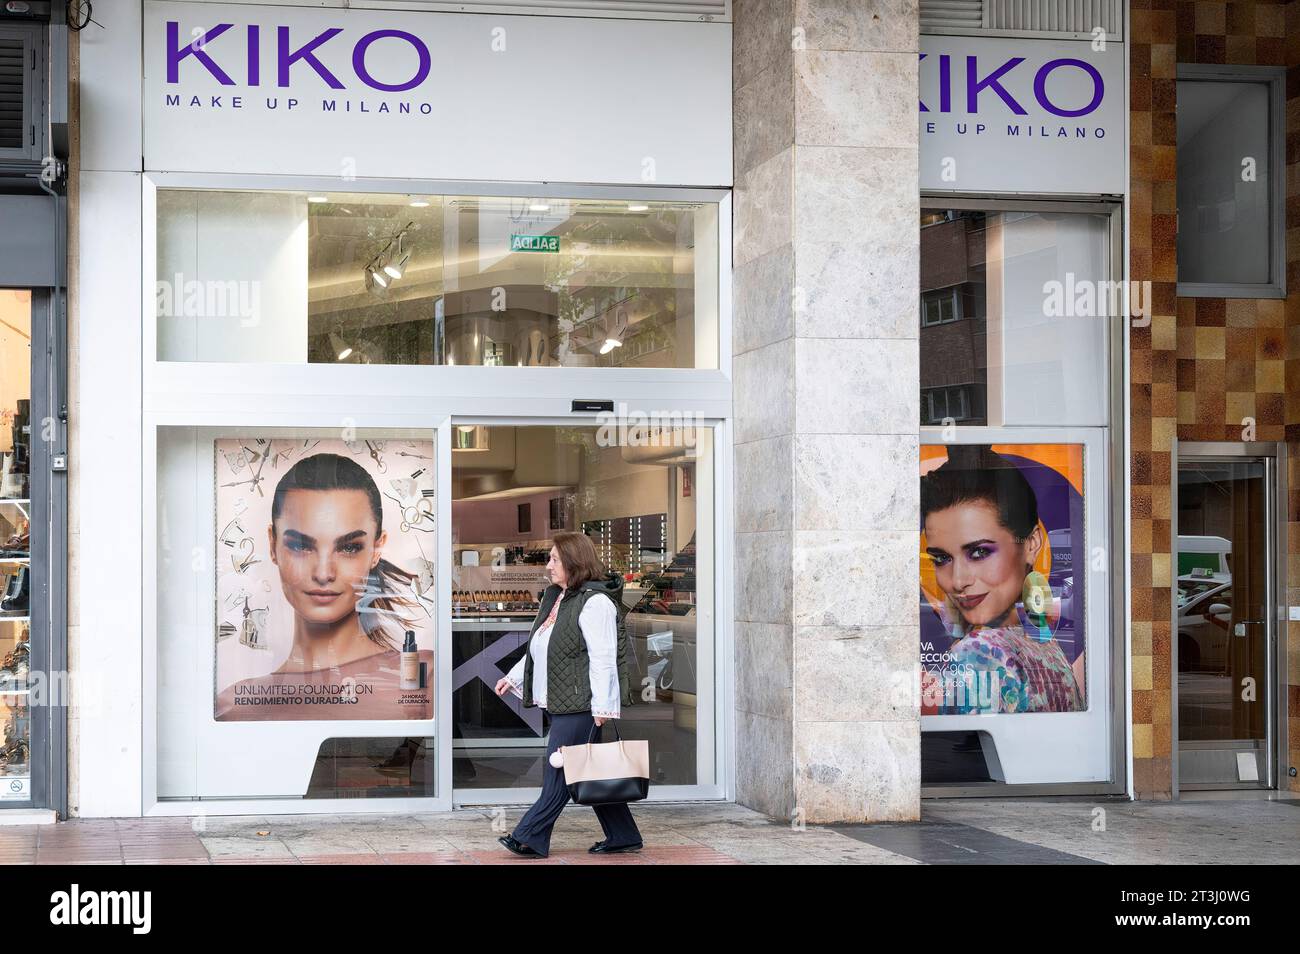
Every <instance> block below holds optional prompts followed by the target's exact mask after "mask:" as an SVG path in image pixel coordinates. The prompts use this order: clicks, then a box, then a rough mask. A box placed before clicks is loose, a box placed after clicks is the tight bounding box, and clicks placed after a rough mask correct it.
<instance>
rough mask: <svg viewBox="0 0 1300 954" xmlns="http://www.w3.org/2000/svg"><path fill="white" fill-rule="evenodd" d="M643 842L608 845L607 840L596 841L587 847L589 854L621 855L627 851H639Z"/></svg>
mask: <svg viewBox="0 0 1300 954" xmlns="http://www.w3.org/2000/svg"><path fill="white" fill-rule="evenodd" d="M643 845H644V842H640V841H638V842H637V843H636V844H635V845H616V846H614V847H613V848H611V847H610V845H609V842H607V841H598V842H596V843H595V844H594V845H592V846H591V847H590V848H588V849H587V852H588V853H589V854H593V855H621V854H624V853H625V852H629V851H640V850H641V848H642V847H643Z"/></svg>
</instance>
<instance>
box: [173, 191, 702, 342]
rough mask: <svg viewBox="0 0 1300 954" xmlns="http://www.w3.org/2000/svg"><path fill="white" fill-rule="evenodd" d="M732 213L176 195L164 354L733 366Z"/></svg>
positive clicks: (494, 200)
mask: <svg viewBox="0 0 1300 954" xmlns="http://www.w3.org/2000/svg"><path fill="white" fill-rule="evenodd" d="M717 234H718V233H717V206H716V205H713V204H705V203H692V202H662V201H654V202H652V201H643V202H628V201H626V200H608V199H584V200H572V199H558V198H549V199H546V200H544V201H542V200H538V199H526V198H508V197H491V196H409V195H381V194H336V195H325V196H315V197H314V198H309V197H308V196H307V195H306V194H304V193H255V192H215V191H195V190H164V191H162V192H160V193H159V196H158V263H157V266H158V267H157V276H158V289H157V293H158V321H159V333H158V342H159V352H158V356H159V358H160V359H161V360H168V361H186V360H199V361H253V362H264V361H274V362H285V363H303V362H312V363H345V364H445V365H460V366H464V365H472V366H488V367H629V368H630V367H651V368H690V367H713V366H716V360H717V359H716V338H717V332H716V327H717V324H716V319H717V276H716V264H713V265H711V264H710V263H712V262H713V261H714V258H715V257H716V255H715V252H716V244H717Z"/></svg>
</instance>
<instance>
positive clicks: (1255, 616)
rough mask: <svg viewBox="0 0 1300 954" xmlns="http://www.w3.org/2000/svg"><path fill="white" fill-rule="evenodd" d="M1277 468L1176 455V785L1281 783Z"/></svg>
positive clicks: (1261, 461) (1266, 462)
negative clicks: (1276, 747)
mask: <svg viewBox="0 0 1300 954" xmlns="http://www.w3.org/2000/svg"><path fill="white" fill-rule="evenodd" d="M1180 453H1181V451H1180ZM1274 469H1275V464H1274V461H1273V460H1272V459H1271V458H1268V457H1236V458H1228V457H1220V458H1201V457H1190V458H1189V457H1187V456H1185V455H1184V456H1183V457H1182V459H1181V460H1180V462H1179V465H1178V539H1177V541H1176V549H1177V560H1178V564H1177V565H1178V571H1177V583H1178V586H1177V595H1176V601H1175V602H1176V631H1177V634H1178V635H1177V638H1178V648H1177V661H1178V663H1177V677H1178V682H1177V707H1178V708H1177V713H1178V716H1177V718H1178V721H1177V726H1178V736H1177V737H1178V785H1179V788H1180V789H1188V790H1193V789H1221V788H1271V787H1273V785H1274V784H1275V767H1274V760H1273V758H1272V755H1271V753H1272V751H1273V746H1272V735H1273V729H1274V726H1273V722H1274V718H1273V708H1274V702H1275V696H1274V689H1273V683H1274V681H1275V680H1274V674H1275V669H1274V664H1275V658H1274V646H1275V644H1276V638H1275V633H1276V612H1275V610H1274V607H1275V605H1276V602H1277V600H1276V597H1275V595H1274V594H1275V593H1276V589H1275V587H1276V565H1275V560H1274V550H1275V543H1274V537H1273V532H1274V531H1273V528H1274V527H1275V526H1276V517H1275V507H1276V503H1275V500H1276V496H1275V490H1274V482H1275V477H1274Z"/></svg>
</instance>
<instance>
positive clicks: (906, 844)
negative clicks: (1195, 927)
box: [0, 799, 1300, 865]
mask: <svg viewBox="0 0 1300 954" xmlns="http://www.w3.org/2000/svg"><path fill="white" fill-rule="evenodd" d="M1098 807H1099V804H1098V803H1093V802H1089V801H1060V800H1042V799H1038V800H1035V799H1023V800H989V799H970V800H965V801H947V802H926V803H924V807H923V818H922V821H921V822H920V823H916V824H886V825H836V826H830V827H822V826H815V825H809V826H807V827H806V828H804V829H803V830H796V829H794V828H792V826H791V825H790V824H789V823H782V822H778V821H775V820H773V819H770V818H768V817H766V816H764V815H760V814H758V813H757V812H753V811H750V810H749V809H746V808H742V807H739V806H737V805H727V804H689V805H687V804H680V805H669V804H654V805H639V806H636V807H634V808H633V813H634V814H635V816H636V820H637V824H638V825H639V826H640V828H641V832H642V834H643V836H644V837H645V843H646V848H645V849H644V850H643V851H641V852H639V853H637V854H629V855H612V856H600V855H590V854H588V853H587V848H588V846H590V845H591V844H592V843H593V842H594V841H597V840H598V839H600V838H601V837H602V836H601V833H600V827H599V826H598V825H597V824H596V819H595V816H594V815H593V814H592V812H591V811H590V810H589V809H585V808H576V807H571V808H570V809H569V810H567V811H566V812H565V813H564V815H563V816H562V817H561V818H560V821H559V823H558V824H557V825H556V829H555V834H554V836H553V838H552V842H551V855H550V857H549V858H547V859H545V860H537V859H524V858H518V857H516V856H514V855H511V854H510V853H508V852H507V851H506V850H505V849H504V848H502V847H501V846H500V845H499V844H497V837H498V836H499V835H500V834H502V833H503V832H504V831H508V830H509V829H510V827H511V826H513V824H514V823H515V822H516V821H517V820H518V819H519V817H520V815H522V813H523V810H522V809H521V808H513V809H507V810H505V811H504V813H503V812H502V810H500V809H498V810H496V814H495V816H494V813H493V811H492V810H489V809H482V810H462V811H456V812H447V813H442V814H427V815H400V816H393V815H371V816H322V815H288V816H275V817H263V818H256V817H247V816H221V817H210V818H148V819H139V818H132V819H73V820H71V821H67V822H62V823H59V824H57V825H42V826H28V827H19V826H14V827H2V826H0V864H109V865H115V864H200V865H204V864H332V865H339V864H348V865H351V864H543V865H546V864H583V865H585V864H606V865H624V864H630V865H644V864H652V865H654V864H659V865H678V864H690V865H696V864H927V863H928V864H933V863H938V864H1005V863H1017V864H1126V863H1152V862H1154V863H1166V864H1168V863H1174V864H1178V863H1213V862H1237V863H1283V864H1296V863H1300V802H1289V803H1288V802H1262V801H1254V802H1216V801H1199V802H1177V803H1168V802H1166V803H1126V802H1109V803H1102V804H1101V805H1100V807H1102V808H1104V812H1105V815H1104V821H1105V824H1104V829H1101V830H1099V829H1098V827H1097V817H1098V816H1097V814H1096V810H1097V808H1098Z"/></svg>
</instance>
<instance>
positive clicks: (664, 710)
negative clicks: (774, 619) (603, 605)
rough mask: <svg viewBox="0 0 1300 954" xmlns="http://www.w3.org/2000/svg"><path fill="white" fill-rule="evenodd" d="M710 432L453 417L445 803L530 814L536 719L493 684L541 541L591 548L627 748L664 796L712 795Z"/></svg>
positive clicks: (530, 592) (523, 645)
mask: <svg viewBox="0 0 1300 954" xmlns="http://www.w3.org/2000/svg"><path fill="white" fill-rule="evenodd" d="M713 436H714V431H713V428H712V427H710V426H705V425H702V424H701V425H697V424H694V423H690V422H687V423H683V419H682V416H681V415H675V419H674V420H671V421H661V422H657V423H656V422H653V421H650V422H647V421H644V420H643V421H638V422H633V423H631V424H629V423H628V422H621V423H618V424H614V423H593V422H591V421H574V422H571V423H564V424H550V423H543V422H537V423H533V422H526V421H525V422H514V421H502V422H497V421H489V420H486V419H472V420H471V419H462V420H458V421H455V422H454V424H453V427H452V461H451V488H452V494H451V534H452V555H451V562H452V573H451V576H452V593H451V598H452V659H451V666H452V673H451V691H452V715H451V726H452V728H451V743H452V753H453V757H452V782H453V786H454V789H455V798H456V801H457V802H458V803H461V804H466V803H477V804H482V803H485V802H519V801H527V800H530V799H531V797H532V794H533V793H532V792H529V791H527V790H530V789H532V790H535V789H537V788H539V787H540V786H541V784H542V773H543V769H544V767H545V766H544V759H545V755H546V740H547V732H548V728H549V726H548V719H547V716H546V714H545V713H544V712H543V711H542V710H540V709H538V708H534V707H529V708H524V707H523V705H522V702H521V700H520V699H518V698H516V697H515V696H513V695H512V694H509V693H507V694H506V695H505V696H503V697H497V696H496V695H495V693H494V692H493V687H494V685H495V684H496V682H497V681H498V680H499V679H500V678H501V677H502V676H504V675H505V674H506V673H507V672H509V671H510V669H511V667H512V666H514V664H515V663H517V662H518V661H519V660H520V659H522V658H523V656H524V653H525V652H526V651H527V647H528V640H529V634H530V632H531V628H532V623H533V620H534V617H535V616H536V614H537V611H538V606H539V600H540V598H541V595H542V593H543V592H544V591H545V589H546V587H547V586H548V585H549V584H550V580H549V577H548V575H547V572H546V562H547V556H548V553H549V551H550V547H551V540H552V538H553V537H554V535H555V534H556V533H559V532H561V531H566V530H567V531H577V532H580V533H584V534H586V535H588V536H589V537H590V538H591V539H592V541H593V543H595V545H596V552H597V555H598V557H599V559H600V561H601V563H602V564H603V567H604V569H605V571H606V573H607V576H606V578H605V580H606V582H607V585H608V586H609V589H610V592H611V594H612V596H613V598H614V599H615V604H616V606H617V607H618V608H619V612H620V615H621V618H622V622H623V626H624V629H625V635H626V639H625V643H624V645H625V652H626V660H627V671H628V682H629V687H630V691H631V702H630V703H627V702H625V703H624V705H623V706H622V717H621V719H620V721H619V725H620V731H621V733H622V735H623V737H624V738H637V739H648V740H649V741H650V751H651V763H652V764H651V777H652V781H653V782H654V783H655V789H654V790H656V791H657V793H658V794H659V795H660V796H661V797H670V796H672V795H678V796H680V795H685V794H692V793H694V794H699V793H700V792H701V791H707V789H708V787H711V786H715V785H716V784H717V773H716V752H715V724H716V712H715V710H716V706H717V697H716V695H715V692H714V686H715V685H716V678H715V667H714V657H715V624H714V620H715V594H714V584H713V581H714V567H715V565H716V563H715V561H716V557H715V547H716V543H715V531H714V524H715V520H714V441H713Z"/></svg>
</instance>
